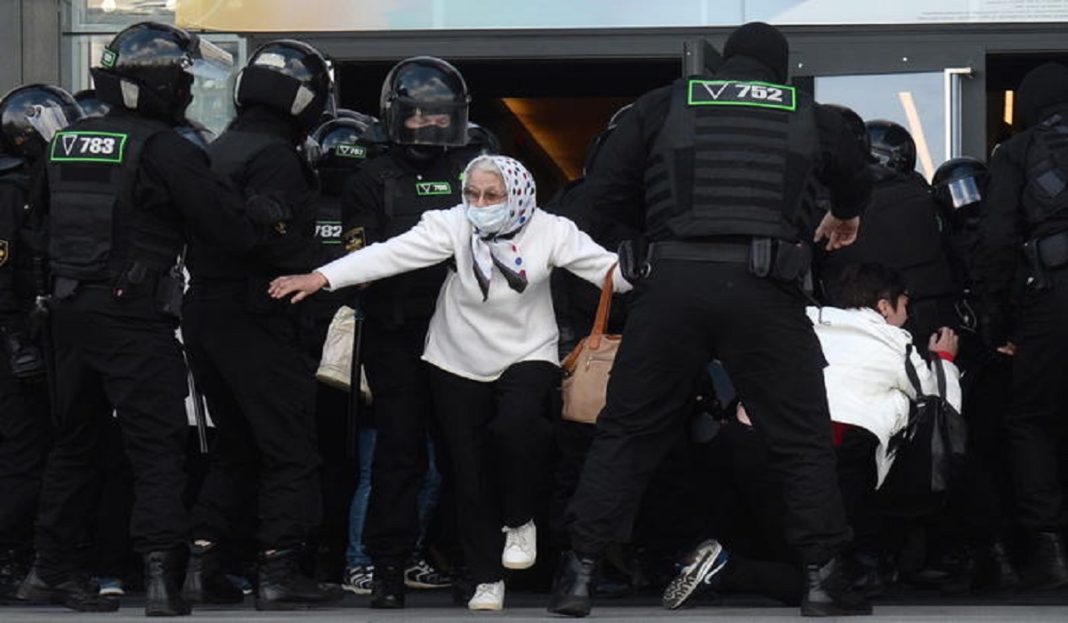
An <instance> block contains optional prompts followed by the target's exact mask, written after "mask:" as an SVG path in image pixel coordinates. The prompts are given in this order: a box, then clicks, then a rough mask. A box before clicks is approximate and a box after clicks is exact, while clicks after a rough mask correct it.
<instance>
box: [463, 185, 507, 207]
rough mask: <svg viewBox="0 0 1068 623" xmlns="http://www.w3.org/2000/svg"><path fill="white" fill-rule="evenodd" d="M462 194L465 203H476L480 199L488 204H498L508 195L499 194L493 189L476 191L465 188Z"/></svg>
mask: <svg viewBox="0 0 1068 623" xmlns="http://www.w3.org/2000/svg"><path fill="white" fill-rule="evenodd" d="M463 194H464V200H465V201H466V202H467V203H478V201H479V200H480V199H483V200H485V201H486V203H489V204H494V203H500V202H502V201H504V199H505V197H507V196H508V193H505V192H501V191H499V190H497V189H495V188H487V189H486V190H478V189H476V188H471V187H467V188H464V190H463Z"/></svg>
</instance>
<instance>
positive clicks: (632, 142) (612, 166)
mask: <svg viewBox="0 0 1068 623" xmlns="http://www.w3.org/2000/svg"><path fill="white" fill-rule="evenodd" d="M671 90H672V87H671V86H666V87H662V88H659V89H656V90H655V91H650V92H649V93H646V94H645V95H643V96H641V97H640V98H638V100H637V101H636V102H635V103H634V107H633V108H632V109H631V111H630V112H629V113H628V114H626V115H624V116H623V118H622V119H620V121H619V125H617V126H616V128H615V129H614V130H613V131H612V133H611V134H610V135H609V136H608V138H607V139H606V140H605V142H604V145H602V146H601V150H600V152H599V153H598V155H597V159H596V161H595V162H594V163H593V166H592V167H591V170H590V171H587V172H586V174H587V180H586V185H587V187H586V190H585V193H586V196H587V197H588V201H589V204H590V205H589V207H590V210H591V211H592V212H593V213H594V214H595V215H597V216H600V217H603V218H605V219H611V220H613V221H618V222H620V223H622V224H623V225H625V226H626V227H628V228H630V229H634V230H639V231H641V230H643V229H644V228H645V168H646V156H647V154H648V153H649V150H650V148H651V147H652V142H653V140H654V139H655V138H656V135H657V133H658V132H659V131H660V128H661V127H662V126H663V125H664V121H665V120H666V119H667V114H668V108H669V107H670V105H671Z"/></svg>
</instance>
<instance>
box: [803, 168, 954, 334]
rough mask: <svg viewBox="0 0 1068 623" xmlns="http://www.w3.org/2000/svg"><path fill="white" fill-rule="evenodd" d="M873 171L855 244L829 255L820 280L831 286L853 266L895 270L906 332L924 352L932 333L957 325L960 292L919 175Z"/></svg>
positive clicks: (940, 225)
mask: <svg viewBox="0 0 1068 623" xmlns="http://www.w3.org/2000/svg"><path fill="white" fill-rule="evenodd" d="M874 172H875V187H874V189H873V191H872V195H871V201H870V202H869V203H868V207H867V209H866V210H865V211H864V225H863V227H861V229H860V233H859V235H858V236H857V241H856V242H854V243H853V244H852V245H850V246H848V247H846V248H844V249H839V250H837V251H834V252H832V253H830V254H828V255H827V257H826V259H825V260H824V261H823V262H822V264H821V267H820V273H821V275H820V278H821V280H822V281H823V283H824V284H830V283H833V281H834V280H835V279H836V278H837V276H838V275H839V274H840V273H841V271H842V269H844V268H845V267H846V266H848V265H849V264H852V263H864V262H874V263H878V264H883V265H885V266H889V267H891V268H894V269H895V270H897V271H899V272H900V273H901V276H902V278H903V279H904V281H905V287H906V288H907V289H908V293H909V323H908V329H909V330H910V331H911V332H912V337H913V340H914V341H915V342H916V344H917V346H918V347H919V348H921V349H926V348H927V341H928V339H929V338H930V337H931V334H932V333H934V332H936V331H937V330H938V329H939V328H940V327H956V326H957V325H958V318H957V315H956V311H955V308H954V305H955V304H956V303H957V302H958V301H959V300H960V296H961V290H962V288H961V285H960V283H959V282H958V280H957V279H956V278H955V276H954V273H953V267H952V264H951V262H950V258H949V252H948V251H949V249H948V239H947V236H946V233H945V231H944V227H943V223H942V218H941V213H940V210H939V208H938V204H937V203H935V202H934V200H933V199H932V198H931V195H930V192H929V187H928V185H927V182H926V181H924V179H923V178H922V177H920V176H919V175H918V174H915V173H909V174H899V173H897V172H896V171H894V170H892V169H889V168H887V167H882V166H876V167H874ZM832 303H833V301H832Z"/></svg>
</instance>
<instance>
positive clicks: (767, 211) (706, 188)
mask: <svg viewBox="0 0 1068 623" xmlns="http://www.w3.org/2000/svg"><path fill="white" fill-rule="evenodd" d="M818 156H819V136H818V133H817V128H816V119H815V110H814V107H813V103H812V101H811V100H810V99H809V98H808V97H807V96H806V95H805V94H803V93H800V92H798V91H797V89H795V88H794V87H791V86H787V85H778V84H770V83H766V82H754V81H746V80H709V79H702V78H690V79H687V80H681V81H679V82H677V83H676V85H675V87H674V89H673V92H672V99H671V108H670V110H669V112H668V116H667V119H666V121H665V122H664V126H663V128H662V129H661V131H660V133H659V134H658V135H657V137H656V140H655V141H654V143H653V147H652V149H651V152H650V155H649V160H648V164H647V168H646V171H645V187H646V197H645V202H646V209H647V212H646V223H647V225H648V231H649V236H650V238H651V239H652V240H654V241H655V240H685V239H695V238H707V237H714V236H736V235H741V236H760V237H770V238H778V239H782V240H797V238H798V235H799V232H798V227H797V223H796V218H797V213H798V211H799V209H800V206H801V202H802V199H803V198H804V195H805V193H804V190H805V180H806V179H807V178H808V177H810V176H811V172H812V170H813V168H814V166H815V164H816V162H817V159H818ZM799 168H800V169H803V173H802V174H801V175H789V176H788V175H787V171H788V170H790V171H795V170H797V169H799ZM793 179H796V180H798V182H797V186H798V187H797V188H792V187H790V186H791V184H792V183H791V182H788V180H793Z"/></svg>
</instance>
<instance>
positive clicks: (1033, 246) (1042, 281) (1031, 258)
mask: <svg viewBox="0 0 1068 623" xmlns="http://www.w3.org/2000/svg"><path fill="white" fill-rule="evenodd" d="M1023 251H1024V257H1026V258H1027V266H1028V268H1029V272H1030V273H1031V274H1030V276H1028V277H1027V287H1028V288H1030V289H1032V290H1036V291H1042V290H1048V289H1049V287H1050V280H1049V273H1047V272H1046V265H1045V264H1043V263H1042V257H1041V256H1040V254H1039V252H1038V240H1028V241H1027V242H1025V243H1024V245H1023Z"/></svg>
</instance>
